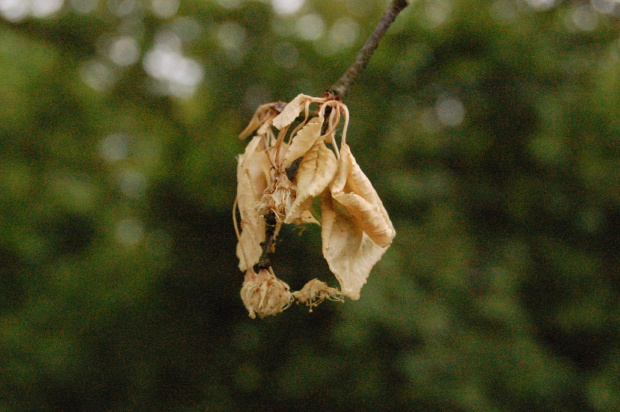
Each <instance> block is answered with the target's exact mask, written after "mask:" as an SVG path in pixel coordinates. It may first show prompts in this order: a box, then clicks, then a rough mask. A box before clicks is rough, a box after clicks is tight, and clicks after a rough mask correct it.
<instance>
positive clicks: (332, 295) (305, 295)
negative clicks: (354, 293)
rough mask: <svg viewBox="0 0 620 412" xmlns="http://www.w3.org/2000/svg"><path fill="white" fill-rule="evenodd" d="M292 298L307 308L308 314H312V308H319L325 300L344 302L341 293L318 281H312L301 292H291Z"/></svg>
mask: <svg viewBox="0 0 620 412" xmlns="http://www.w3.org/2000/svg"><path fill="white" fill-rule="evenodd" d="M293 297H294V298H295V299H297V300H298V301H299V302H301V303H303V304H305V305H306V306H308V307H309V308H310V312H312V308H315V307H317V306H319V305H320V304H321V303H322V302H323V301H324V300H325V299H329V300H336V301H339V302H343V301H344V298H343V297H342V293H340V291H339V290H338V289H336V288H330V287H329V286H327V284H326V283H325V282H322V281H320V280H318V279H312V280H311V281H310V282H308V283H306V284H305V285H304V287H303V288H302V289H301V290H299V291H297V292H293Z"/></svg>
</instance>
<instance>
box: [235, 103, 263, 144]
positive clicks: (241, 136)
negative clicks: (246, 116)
mask: <svg viewBox="0 0 620 412" xmlns="http://www.w3.org/2000/svg"><path fill="white" fill-rule="evenodd" d="M258 114H259V111H258V110H257V111H256V113H254V116H252V119H251V120H250V123H249V124H248V125H247V126H246V127H245V129H243V131H242V132H241V133H240V134H239V139H240V140H243V139H245V138H246V137H248V136H249V135H251V134H252V132H253V131H254V130H256V129H258V127H259V126H260V121H259V120H258Z"/></svg>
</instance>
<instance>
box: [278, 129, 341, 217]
mask: <svg viewBox="0 0 620 412" xmlns="http://www.w3.org/2000/svg"><path fill="white" fill-rule="evenodd" d="M291 147H292V146H291ZM337 170H338V160H336V156H334V153H333V152H332V151H331V150H329V149H328V148H327V146H326V145H325V143H323V141H318V142H317V143H316V144H315V145H314V146H313V147H312V148H311V149H310V150H309V151H308V152H307V153H306V155H305V156H304V158H303V160H302V161H301V163H300V164H299V168H298V169H297V177H296V179H295V181H296V187H297V194H296V198H295V201H294V202H293V204H292V205H291V207H290V208H289V210H288V213H287V215H286V219H285V220H284V223H292V222H296V221H298V220H299V219H300V217H303V214H304V213H305V212H307V213H310V212H309V209H310V207H311V206H312V198H314V197H316V196H318V195H320V194H321V193H323V191H324V190H325V189H326V188H327V186H328V185H329V184H330V183H331V181H332V180H333V178H334V176H335V174H336V171H337ZM317 223H318V222H317Z"/></svg>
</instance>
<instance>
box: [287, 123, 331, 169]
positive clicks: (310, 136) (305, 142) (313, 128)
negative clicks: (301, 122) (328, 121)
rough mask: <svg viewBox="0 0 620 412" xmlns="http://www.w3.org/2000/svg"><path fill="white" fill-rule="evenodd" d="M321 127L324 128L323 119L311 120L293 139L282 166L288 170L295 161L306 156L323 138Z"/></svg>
mask: <svg viewBox="0 0 620 412" xmlns="http://www.w3.org/2000/svg"><path fill="white" fill-rule="evenodd" d="M321 127H323V117H322V116H318V117H315V118H313V119H311V120H310V121H309V122H308V123H306V125H305V126H304V127H302V128H301V130H300V131H299V132H297V134H296V135H295V136H294V137H293V139H292V141H291V145H290V146H289V148H288V150H287V151H286V152H285V154H284V160H283V164H282V166H283V167H284V168H287V167H289V166H290V165H291V163H293V162H294V161H295V160H297V159H299V158H300V157H301V156H304V155H305V154H306V153H307V152H308V150H310V148H311V147H312V146H314V144H315V143H316V140H317V139H318V138H319V137H320V136H321Z"/></svg>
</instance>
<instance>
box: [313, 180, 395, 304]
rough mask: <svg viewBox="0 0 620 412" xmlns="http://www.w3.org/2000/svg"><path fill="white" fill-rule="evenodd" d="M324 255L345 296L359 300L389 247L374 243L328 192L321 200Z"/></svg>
mask: <svg viewBox="0 0 620 412" xmlns="http://www.w3.org/2000/svg"><path fill="white" fill-rule="evenodd" d="M321 215H322V222H321V226H322V230H321V238H322V242H323V256H324V257H325V260H327V264H328V265H329V269H330V270H331V271H332V272H333V273H334V275H335V276H336V279H338V282H340V288H341V290H342V294H343V295H345V296H348V297H350V298H351V299H353V300H357V299H359V297H360V291H361V290H362V286H364V284H365V283H366V279H367V278H368V275H369V274H370V270H371V269H372V267H373V266H374V265H375V263H377V262H378V261H379V259H381V256H382V255H383V253H385V251H386V250H387V248H383V247H381V246H378V245H377V244H376V243H375V242H373V241H372V240H371V239H370V237H368V235H367V234H366V233H364V230H363V229H362V227H361V225H360V224H359V222H358V221H357V219H355V218H354V217H353V216H352V215H351V213H349V211H348V210H347V209H346V208H345V207H344V206H343V205H341V204H340V203H338V202H337V201H336V200H334V199H333V198H332V196H331V194H330V193H329V192H328V191H325V192H324V193H323V195H322V197H321Z"/></svg>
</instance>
